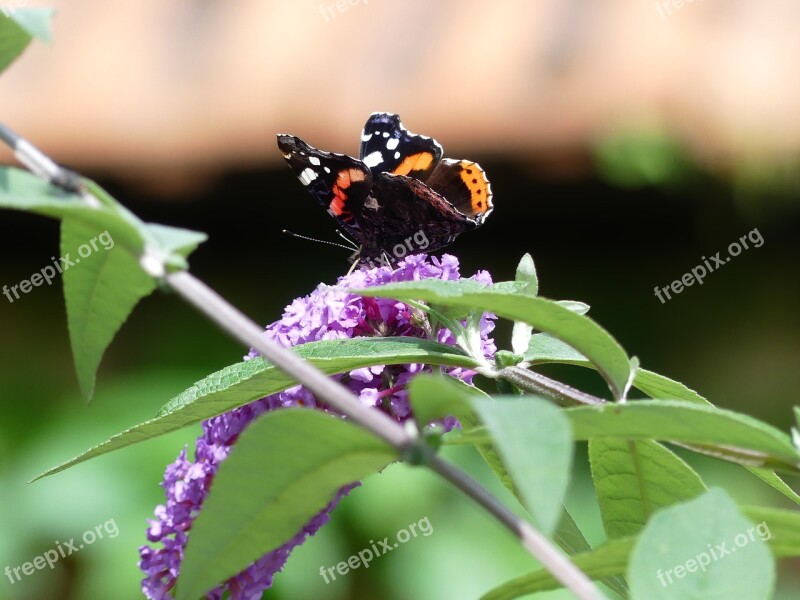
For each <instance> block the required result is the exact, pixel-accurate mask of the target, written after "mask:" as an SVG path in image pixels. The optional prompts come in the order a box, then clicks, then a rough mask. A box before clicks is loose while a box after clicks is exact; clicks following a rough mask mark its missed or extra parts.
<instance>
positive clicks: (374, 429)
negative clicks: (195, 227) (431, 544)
mask: <svg viewBox="0 0 800 600" xmlns="http://www.w3.org/2000/svg"><path fill="white" fill-rule="evenodd" d="M0 141H2V142H5V143H6V144H7V145H9V146H10V147H11V148H12V149H13V150H14V151H15V154H16V156H17V158H18V159H19V160H20V162H22V163H23V164H25V166H27V167H28V168H29V169H30V170H31V171H32V172H34V173H35V174H37V175H39V176H40V177H42V178H43V179H46V180H48V181H50V182H51V183H52V184H54V185H57V186H59V187H61V188H63V189H66V190H67V191H70V192H73V193H78V194H80V195H81V196H82V197H84V198H85V201H87V203H88V204H89V205H90V206H101V203H100V201H99V199H98V198H96V197H95V196H94V195H93V194H92V193H91V192H90V191H89V190H87V189H86V188H85V187H83V186H81V185H77V184H76V175H75V174H74V173H72V172H71V171H68V170H66V169H63V168H62V167H59V166H58V165H57V164H56V163H55V162H53V161H52V160H51V159H50V158H49V157H47V156H46V155H44V154H43V153H42V152H40V151H39V150H38V149H37V148H35V147H34V146H33V145H32V144H30V143H29V142H28V141H27V140H24V139H22V138H20V137H19V136H18V135H17V134H15V133H14V132H13V131H11V130H10V129H8V128H7V127H5V126H4V125H2V124H1V123H0ZM140 262H141V264H142V267H143V268H145V270H146V271H148V273H149V274H151V275H154V276H160V275H161V274H163V273H164V270H165V266H164V265H163V262H162V261H161V260H160V257H157V256H154V255H153V254H149V253H148V252H147V251H145V255H144V256H143V257H141V261H140ZM154 263H157V264H154ZM148 265H149V268H148ZM156 274H157V275H156ZM163 279H164V281H165V282H166V284H167V285H168V286H169V287H170V288H171V289H172V290H174V291H175V292H176V293H177V294H178V295H179V296H181V297H182V298H183V299H184V300H185V301H186V302H188V303H189V304H191V305H192V306H194V307H195V308H197V309H198V310H199V311H200V312H202V313H203V314H204V315H205V316H206V317H208V318H209V319H210V320H212V321H214V322H215V323H217V325H219V326H220V327H221V328H222V329H223V330H224V331H225V332H226V333H228V334H229V335H230V336H232V337H233V338H234V339H236V340H238V341H240V342H241V343H243V344H244V345H245V346H249V347H252V348H254V349H255V350H256V351H258V352H259V353H260V354H261V355H262V356H263V357H264V358H265V359H267V360H269V361H270V362H272V363H273V364H274V365H275V366H276V367H278V368H279V369H280V370H281V371H283V372H284V373H286V374H287V375H289V376H291V377H293V378H294V379H296V380H297V381H298V382H300V383H302V385H303V386H305V387H306V388H308V389H309V390H310V391H311V392H312V393H313V394H315V395H316V396H317V397H319V398H320V399H321V400H323V401H324V402H326V403H327V404H329V405H330V406H332V407H333V408H334V409H336V410H337V411H339V412H340V413H342V414H345V415H347V416H348V417H350V418H351V419H352V420H353V421H355V422H356V423H358V424H360V425H361V426H362V427H364V428H365V429H367V430H368V431H370V432H371V433H373V434H374V435H376V436H378V437H380V438H381V439H383V440H385V441H386V442H387V443H389V444H391V445H392V447H394V448H395V449H396V450H397V451H398V453H400V455H401V456H406V455H408V454H409V453H411V451H412V450H414V449H419V450H421V451H422V453H423V454H424V458H425V461H424V462H425V464H426V465H427V466H428V467H429V468H430V469H432V470H433V471H436V472H437V473H438V474H439V475H441V476H442V477H443V478H444V479H446V480H447V481H449V482H450V483H452V484H453V485H454V486H455V487H457V488H458V489H460V490H461V491H462V492H464V493H465V494H466V495H467V496H469V497H471V498H473V499H474V500H475V501H476V502H477V503H478V504H480V505H481V506H483V507H484V508H485V509H486V510H487V511H488V512H489V513H490V514H492V515H494V516H495V518H497V519H498V520H499V521H500V522H501V523H502V524H503V525H505V526H506V527H507V528H508V529H509V530H511V532H512V533H514V535H516V536H517V537H518V538H519V539H520V541H521V543H522V545H523V546H524V547H525V549H526V550H528V552H529V553H530V554H531V555H532V556H533V557H534V558H536V559H537V560H538V561H539V562H540V563H541V564H542V565H543V566H544V567H545V568H547V569H548V570H549V571H550V572H551V573H552V574H553V576H554V577H555V578H556V579H557V580H558V581H560V582H561V583H562V584H563V585H564V586H565V587H566V588H568V589H570V590H571V591H572V592H573V593H574V594H575V596H576V597H577V598H578V599H579V600H603V598H604V596H603V594H602V593H601V592H600V591H599V590H598V589H597V587H596V586H595V585H594V584H593V583H592V581H591V580H590V579H589V578H588V577H587V576H586V574H584V573H583V572H582V571H581V570H580V569H578V568H577V567H576V566H575V565H574V564H572V562H570V560H569V559H568V558H567V557H566V556H565V555H564V554H562V553H561V552H560V551H559V550H558V549H557V548H556V547H555V546H554V545H553V544H552V542H550V540H548V539H547V538H546V537H545V536H544V535H542V534H541V533H540V532H539V531H537V530H536V529H534V528H533V527H532V526H531V525H530V524H529V523H528V522H527V521H525V520H523V519H520V518H519V517H517V516H516V515H515V514H514V513H512V512H511V511H510V510H509V509H508V508H506V506H505V505H503V504H502V503H501V502H500V501H499V500H497V499H496V498H495V497H494V496H492V495H491V494H490V493H489V492H488V491H487V490H486V489H484V488H483V487H482V486H481V485H480V484H479V483H477V482H476V481H475V480H474V479H472V478H471V477H470V476H469V475H468V474H467V473H465V472H463V471H461V470H460V469H458V468H457V467H455V466H454V465H452V464H450V463H449V462H447V461H445V460H443V459H442V458H440V457H438V456H437V455H435V454H434V453H433V451H432V450H431V449H430V448H429V447H428V446H425V445H422V446H418V438H417V437H416V436H415V435H414V434H413V433H410V432H408V431H406V430H405V429H404V428H403V426H401V425H399V424H398V423H395V422H394V421H393V420H392V419H391V418H390V417H389V416H388V415H386V414H385V413H382V412H380V411H377V410H375V409H373V408H369V407H367V406H364V405H362V404H360V403H359V402H358V399H357V398H356V397H355V396H354V395H353V394H352V393H351V392H350V391H349V390H348V389H347V388H345V387H344V386H343V385H341V384H340V383H338V382H336V381H333V380H332V379H330V378H329V377H328V376H327V375H325V374H324V373H323V372H322V371H320V370H318V369H317V368H315V367H314V366H312V365H311V364H309V363H307V362H305V361H304V360H302V359H301V358H300V357H299V356H297V355H296V354H295V353H294V352H292V351H291V350H289V349H287V348H284V347H282V346H279V345H278V344H276V343H274V342H272V341H271V340H268V339H267V338H265V337H264V336H263V335H262V333H263V329H262V328H260V327H259V326H258V325H256V324H255V323H254V322H253V321H251V320H250V319H248V318H247V317H246V316H245V315H244V314H243V313H242V312H241V311H239V310H237V309H236V308H235V307H234V306H232V305H231V304H229V303H228V302H227V301H226V300H225V299H224V298H222V296H220V295H219V294H217V293H216V292H215V291H214V290H212V289H211V288H209V287H208V286H207V285H205V284H204V283H203V282H202V281H200V280H199V279H197V278H195V277H194V276H193V275H191V274H190V273H188V272H187V271H176V272H172V273H167V274H166V275H164V277H163ZM512 369H513V367H512ZM512 376H514V375H512ZM520 378H521V376H520Z"/></svg>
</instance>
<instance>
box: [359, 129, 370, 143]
mask: <svg viewBox="0 0 800 600" xmlns="http://www.w3.org/2000/svg"><path fill="white" fill-rule="evenodd" d="M371 139H372V134H371V133H367V132H366V131H365V132H364V133H362V134H361V141H362V142H368V141H370V140H371Z"/></svg>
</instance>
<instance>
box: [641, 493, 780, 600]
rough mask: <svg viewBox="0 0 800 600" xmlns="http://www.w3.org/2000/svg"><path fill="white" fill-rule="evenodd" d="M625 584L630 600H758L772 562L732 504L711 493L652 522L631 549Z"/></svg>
mask: <svg viewBox="0 0 800 600" xmlns="http://www.w3.org/2000/svg"><path fill="white" fill-rule="evenodd" d="M748 532H751V533H752V534H753V535H752V536H748ZM731 550H733V551H731ZM628 580H629V581H630V584H631V592H632V594H631V598H632V600H707V599H708V598H736V599H737V600H764V598H770V597H771V595H772V591H773V587H774V584H775V561H774V560H773V558H772V555H771V554H770V551H769V549H768V548H767V546H766V544H765V543H764V542H763V541H762V540H761V538H760V537H758V536H757V535H755V527H754V526H753V524H752V523H751V522H750V521H748V520H747V519H746V518H745V517H743V516H742V514H741V513H740V512H739V510H738V508H737V507H736V504H734V502H733V500H731V498H730V497H729V496H728V495H727V494H726V493H725V492H724V491H723V490H721V489H711V490H709V491H708V492H706V493H705V494H703V495H702V496H700V497H699V498H697V499H695V500H691V501H689V502H685V503H682V504H679V505H676V506H673V507H670V508H667V509H665V510H663V511H661V512H659V513H658V514H657V515H655V516H654V517H653V519H652V520H651V521H650V522H649V523H648V524H647V527H645V528H644V530H643V531H642V534H641V535H640V536H639V540H638V541H637V543H636V546H635V547H634V550H633V554H632V555H631V558H630V563H629V565H628Z"/></svg>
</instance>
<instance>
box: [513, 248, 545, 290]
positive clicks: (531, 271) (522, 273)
mask: <svg viewBox="0 0 800 600" xmlns="http://www.w3.org/2000/svg"><path fill="white" fill-rule="evenodd" d="M514 281H522V282H525V283H527V284H528V287H527V288H525V293H526V294H528V295H529V296H536V295H538V294H539V278H538V277H537V275H536V265H535V264H533V257H532V256H531V255H530V254H527V253H526V254H525V256H523V257H522V260H520V261H519V264H518V265H517V276H516V277H515V278H514Z"/></svg>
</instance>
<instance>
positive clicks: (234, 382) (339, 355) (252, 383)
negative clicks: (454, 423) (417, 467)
mask: <svg viewBox="0 0 800 600" xmlns="http://www.w3.org/2000/svg"><path fill="white" fill-rule="evenodd" d="M295 351H296V352H297V353H298V354H299V355H300V356H302V357H303V358H305V359H306V360H308V362H310V363H311V364H313V365H314V366H316V367H317V368H318V369H321V370H322V371H324V372H325V373H327V374H329V375H334V374H337V373H343V372H345V371H352V370H353V369H359V368H362V367H370V366H374V365H389V364H404V363H412V362H422V361H423V360H424V361H426V362H429V363H430V364H450V365H454V366H462V367H464V366H466V367H472V366H474V364H475V363H474V361H472V360H471V359H470V358H468V357H466V356H464V355H463V354H462V353H460V352H458V350H457V349H454V348H453V347H452V346H445V345H443V344H438V343H435V342H429V341H426V340H415V339H412V338H391V337H387V338H364V339H353V340H322V341H319V342H310V343H308V344H303V345H302V346H298V347H297V348H295ZM293 385H297V382H296V381H294V380H293V379H292V378H291V377H288V376H287V375H285V374H284V373H283V372H281V371H279V370H278V369H276V368H275V367H274V366H273V365H272V364H270V363H268V362H266V361H265V360H263V359H262V358H254V359H252V360H247V361H243V362H239V363H236V364H233V365H230V366H229V367H226V368H224V369H222V370H220V371H217V372H216V373H212V374H211V375H209V376H207V377H205V378H203V379H202V380H200V381H198V382H196V383H195V384H194V385H192V386H191V387H190V388H188V389H187V390H186V391H184V392H183V393H181V394H179V395H178V396H176V397H175V398H173V399H172V400H170V401H169V402H168V403H167V404H165V405H164V406H163V407H162V408H161V410H160V411H159V413H158V416H157V417H156V418H155V419H151V420H149V421H145V422H144V423H140V424H139V425H136V426H134V427H132V428H130V429H128V430H126V431H123V432H121V433H118V434H117V435H115V436H113V437H111V438H110V439H108V440H106V441H105V442H103V443H101V444H99V445H97V446H95V447H93V448H91V449H89V450H87V451H86V452H84V453H82V454H80V455H78V456H76V457H75V458H73V459H72V460H69V461H67V462H65V463H63V464H61V465H58V466H56V467H53V468H51V469H48V470H47V471H45V472H44V473H42V474H41V475H38V476H37V477H36V478H35V479H34V481H35V480H36V479H40V478H41V477H46V476H47V475H53V474H54V473H58V472H59V471H63V470H64V469H68V468H69V467H73V466H75V465H77V464H80V463H82V462H84V461H86V460H89V459H90V458H96V457H98V456H102V455H103V454H107V453H109V452H112V451H114V450H119V449H120V448H125V447H126V446H130V445H132V444H138V443H139V442H143V441H145V440H148V439H151V438H154V437H158V436H161V435H165V434H167V433H170V432H172V431H176V430H178V429H181V428H183V427H188V426H189V425H193V424H195V423H199V422H201V421H203V420H205V419H210V418H211V417H215V416H217V415H220V414H222V413H224V412H227V411H229V410H232V409H234V408H237V407H239V406H242V405H244V404H248V403H250V402H253V401H254V400H258V399H259V398H263V397H264V396H269V395H270V394H275V393H277V392H281V391H283V390H285V389H286V388H288V387H291V386H293Z"/></svg>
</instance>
